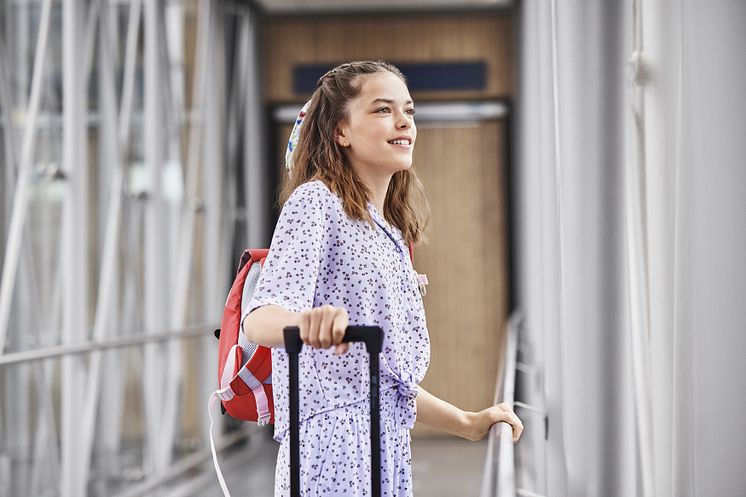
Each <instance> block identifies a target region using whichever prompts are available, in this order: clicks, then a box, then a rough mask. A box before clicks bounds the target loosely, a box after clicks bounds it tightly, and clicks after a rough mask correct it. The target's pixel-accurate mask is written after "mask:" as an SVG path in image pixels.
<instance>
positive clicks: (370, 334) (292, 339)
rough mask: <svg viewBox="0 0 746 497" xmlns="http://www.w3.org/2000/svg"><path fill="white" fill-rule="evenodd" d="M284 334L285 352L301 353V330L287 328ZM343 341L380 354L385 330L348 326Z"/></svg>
mask: <svg viewBox="0 0 746 497" xmlns="http://www.w3.org/2000/svg"><path fill="white" fill-rule="evenodd" d="M283 333H284V335H285V350H287V351H288V352H289V353H291V354H292V353H295V354H298V353H300V351H301V349H302V348H303V340H301V339H300V328H298V327H297V326H286V327H285V329H284V330H283ZM342 341H343V342H363V343H364V344H365V347H366V348H367V349H368V353H369V354H379V353H380V352H381V350H382V349H383V330H382V329H381V327H380V326H348V327H347V329H346V330H345V336H344V337H343V338H342Z"/></svg>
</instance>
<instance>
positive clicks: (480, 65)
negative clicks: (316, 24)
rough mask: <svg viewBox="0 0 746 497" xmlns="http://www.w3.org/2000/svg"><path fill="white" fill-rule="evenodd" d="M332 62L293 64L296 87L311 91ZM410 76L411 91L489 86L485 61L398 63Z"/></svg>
mask: <svg viewBox="0 0 746 497" xmlns="http://www.w3.org/2000/svg"><path fill="white" fill-rule="evenodd" d="M335 66H336V64H332V65H319V64H300V65H297V66H295V68H293V91H294V92H295V93H297V94H301V95H308V94H310V93H312V92H313V90H315V89H316V82H317V81H318V80H319V78H320V77H321V76H323V75H324V73H326V72H327V71H328V70H329V69H332V68H333V67H335ZM396 67H398V68H399V69H400V70H401V72H402V73H404V76H406V77H407V81H408V84H409V91H412V92H415V91H464V90H484V89H485V88H486V86H487V64H486V63H484V62H443V63H416V64H396Z"/></svg>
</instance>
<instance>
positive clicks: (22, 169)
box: [0, 0, 52, 354]
mask: <svg viewBox="0 0 746 497" xmlns="http://www.w3.org/2000/svg"><path fill="white" fill-rule="evenodd" d="M51 7H52V1H51V0H45V1H44V3H43V4H42V9H41V15H40V18H39V38H38V40H37V43H36V52H35V55H34V72H33V76H32V82H31V96H30V97H29V106H28V112H27V113H26V127H25V129H24V132H23V142H22V144H21V163H20V165H19V172H18V177H17V179H16V188H15V195H14V197H13V213H12V215H11V220H10V229H9V230H8V239H7V240H8V241H7V245H6V250H5V259H4V262H3V273H2V282H0V354H2V353H3V352H4V350H5V338H6V336H7V331H8V320H9V318H10V308H11V305H12V303H13V289H14V286H15V280H16V272H17V270H18V258H19V254H20V248H21V237H22V235H23V224H24V221H25V219H26V211H27V201H28V182H29V175H30V173H31V165H32V164H31V162H32V160H33V155H34V142H35V140H36V121H37V118H38V114H39V105H40V102H41V82H42V77H43V72H44V59H45V58H46V50H47V37H48V35H49V20H50V10H51Z"/></svg>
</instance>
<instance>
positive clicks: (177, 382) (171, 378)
mask: <svg viewBox="0 0 746 497" xmlns="http://www.w3.org/2000/svg"><path fill="white" fill-rule="evenodd" d="M211 5H212V4H211V2H210V1H209V0H203V1H201V2H200V3H199V10H198V15H197V36H196V40H197V41H196V51H195V62H194V78H193V81H194V86H193V88H192V92H193V93H192V99H191V101H192V112H185V113H183V115H191V116H192V121H191V124H190V128H189V130H190V133H189V148H188V155H187V158H186V159H187V160H186V163H187V170H186V178H185V179H186V196H185V202H184V205H183V207H182V210H181V216H180V226H179V244H178V247H179V252H178V253H177V254H176V260H177V264H176V267H177V268H179V269H178V271H175V273H174V279H173V281H174V292H173V295H174V302H173V307H172V312H171V317H170V322H171V326H172V327H173V328H177V329H179V328H183V327H184V325H185V324H186V318H187V304H188V301H189V286H190V285H189V282H190V279H191V275H192V266H193V264H192V258H193V252H194V250H193V248H194V227H195V221H196V217H195V214H196V208H197V205H196V202H195V199H196V198H197V195H198V192H197V188H198V184H199V182H198V180H199V166H200V161H199V157H200V150H201V147H200V144H201V141H202V136H203V134H202V131H203V129H204V126H203V122H204V121H203V118H204V113H203V111H204V104H205V88H206V80H207V76H208V75H209V74H212V72H211V71H210V70H209V60H210V58H209V53H210V40H211V35H210V19H211V16H212V11H211ZM175 95H178V92H175ZM178 100H180V99H177V101H178ZM180 114H181V113H176V115H180ZM168 348H169V353H168V357H169V363H168V374H167V375H166V379H165V385H166V388H165V391H166V392H168V396H167V397H166V399H165V406H164V419H166V420H169V422H168V424H167V426H166V428H167V429H164V430H162V438H161V441H160V446H161V447H162V448H163V449H164V450H168V453H169V454H170V452H171V451H170V448H171V446H172V445H173V440H174V436H175V429H176V420H177V419H178V415H177V414H178V413H177V409H178V405H179V404H178V403H179V400H180V397H179V395H178V393H179V392H180V390H181V388H180V387H181V384H182V380H181V379H182V377H183V374H182V360H181V356H182V354H183V349H182V345H181V343H179V342H173V343H171V344H169V346H168ZM169 454H164V455H163V457H164V458H165V457H170V456H169Z"/></svg>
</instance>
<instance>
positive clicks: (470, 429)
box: [458, 410, 477, 440]
mask: <svg viewBox="0 0 746 497" xmlns="http://www.w3.org/2000/svg"><path fill="white" fill-rule="evenodd" d="M476 416H477V413H475V412H471V411H463V410H462V411H461V430H460V433H459V434H458V435H459V436H460V437H461V438H465V439H467V440H473V439H474V426H475V425H476Z"/></svg>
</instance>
